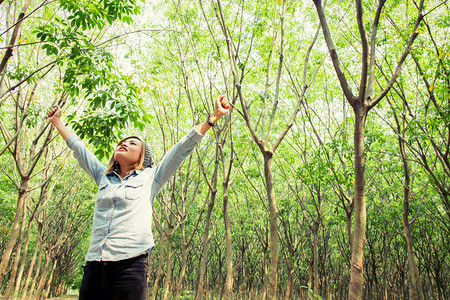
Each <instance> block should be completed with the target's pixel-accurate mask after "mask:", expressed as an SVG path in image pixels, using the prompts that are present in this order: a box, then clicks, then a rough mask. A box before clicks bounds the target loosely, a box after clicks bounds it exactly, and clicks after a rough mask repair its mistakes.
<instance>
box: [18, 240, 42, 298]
mask: <svg viewBox="0 0 450 300" xmlns="http://www.w3.org/2000/svg"><path fill="white" fill-rule="evenodd" d="M40 240H41V238H40V234H38V238H37V241H36V246H35V248H34V254H33V258H32V259H31V263H30V266H29V268H28V274H27V278H26V279H25V284H24V287H23V291H22V299H26V297H27V292H28V285H29V284H30V280H31V276H32V275H33V270H34V266H35V264H36V257H37V253H38V251H39V246H40V244H41V243H40Z"/></svg>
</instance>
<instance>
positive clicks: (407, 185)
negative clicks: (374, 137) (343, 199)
mask: <svg viewBox="0 0 450 300" xmlns="http://www.w3.org/2000/svg"><path fill="white" fill-rule="evenodd" d="M405 113H406V112H405ZM405 113H404V114H405ZM395 120H396V123H397V131H398V133H399V134H400V133H401V134H402V137H400V136H399V137H398V143H399V148H400V155H401V157H402V162H403V172H404V175H405V180H404V183H403V230H404V231H405V239H406V245H407V252H408V275H409V276H408V282H409V287H408V288H409V299H411V300H415V299H420V300H423V299H424V293H423V288H422V282H421V280H420V276H419V271H418V269H417V265H416V260H415V258H414V250H413V240H412V236H411V227H410V225H411V224H410V221H409V199H410V194H411V173H410V166H409V158H408V154H407V152H406V143H405V133H406V129H407V123H406V120H405V119H404V118H403V125H402V128H401V127H400V124H399V120H398V118H397V116H395Z"/></svg>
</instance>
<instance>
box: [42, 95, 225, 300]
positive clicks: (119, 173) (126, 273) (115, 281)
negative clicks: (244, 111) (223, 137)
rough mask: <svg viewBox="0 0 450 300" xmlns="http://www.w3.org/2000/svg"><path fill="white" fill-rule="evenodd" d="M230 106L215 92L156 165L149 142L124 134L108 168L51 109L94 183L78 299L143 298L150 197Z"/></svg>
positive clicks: (51, 116) (54, 121)
mask: <svg viewBox="0 0 450 300" xmlns="http://www.w3.org/2000/svg"><path fill="white" fill-rule="evenodd" d="M229 108H230V106H229V103H228V100H227V99H225V97H224V96H219V97H218V98H217V99H216V101H215V110H214V112H213V113H212V114H211V115H210V116H209V117H208V118H207V120H206V121H204V122H203V123H202V124H200V125H198V126H196V127H195V128H192V130H191V131H189V132H188V134H187V135H186V136H184V137H183V138H182V139H181V140H180V141H179V142H178V143H177V144H176V145H175V146H173V147H172V149H170V150H169V151H168V152H167V153H166V155H165V156H164V157H163V158H162V160H161V161H160V162H159V163H158V165H156V167H154V168H152V165H153V159H152V157H151V152H150V149H149V147H148V145H147V144H146V143H145V142H144V141H142V140H141V139H140V138H139V137H137V136H130V137H126V138H124V139H122V140H121V141H120V142H119V143H118V144H117V146H116V148H115V150H114V153H113V155H112V157H111V159H110V161H109V167H105V166H103V165H102V164H101V163H100V161H99V160H98V159H97V158H96V157H95V156H94V155H93V154H92V153H91V152H90V151H89V150H88V149H87V148H86V147H85V146H84V144H83V143H82V141H81V140H80V138H79V137H77V136H76V135H75V134H73V133H71V132H70V130H69V129H68V128H67V127H66V126H65V125H64V124H63V123H62V121H61V109H60V108H59V107H58V106H55V107H53V108H51V109H50V111H49V112H48V115H47V116H48V120H49V122H50V123H51V124H52V125H53V126H54V127H55V128H56V129H57V130H58V132H59V133H60V134H61V136H62V138H63V139H64V140H65V141H66V143H67V145H68V146H69V148H70V149H71V150H72V151H73V152H74V156H75V157H76V159H77V160H78V163H79V164H80V166H81V167H82V168H83V169H84V170H85V171H86V172H87V173H88V174H89V175H90V176H91V177H92V178H93V179H94V180H95V182H96V184H97V186H98V193H97V200H96V202H95V208H94V217H93V223H92V233H91V242H90V245H89V250H88V253H87V254H86V261H87V262H86V265H85V266H84V275H83V279H82V282H81V286H80V296H79V299H82V300H85V299H95V300H98V299H120V300H125V299H130V300H131V299H132V300H139V299H147V294H148V287H147V255H148V253H150V251H151V249H152V248H153V247H154V245H155V244H154V241H153V235H152V231H151V226H152V205H153V200H154V199H155V197H156V195H157V194H158V193H159V191H160V190H161V188H162V186H163V184H164V183H165V182H167V181H168V180H169V179H170V177H171V176H172V175H173V173H174V172H175V171H176V170H177V169H178V167H179V166H180V165H181V163H182V162H183V160H184V159H185V158H186V157H188V156H189V154H190V153H191V152H192V151H193V150H194V148H195V147H196V146H197V144H199V143H200V142H201V140H202V137H203V135H204V134H205V133H206V132H207V131H208V130H209V128H210V127H211V126H213V125H214V123H215V122H217V121H218V120H219V119H220V118H221V117H222V116H224V115H225V114H226V113H227V112H228V110H229Z"/></svg>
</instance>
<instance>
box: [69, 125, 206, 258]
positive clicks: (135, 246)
mask: <svg viewBox="0 0 450 300" xmlns="http://www.w3.org/2000/svg"><path fill="white" fill-rule="evenodd" d="M202 138H203V135H202V134H200V133H198V132H197V130H196V129H195V128H193V129H192V130H191V131H189V132H188V134H187V135H186V136H184V137H183V138H182V139H181V140H180V141H179V142H178V143H177V144H176V145H175V146H173V147H172V149H170V150H169V151H168V152H167V153H166V155H165V156H164V157H163V159H162V160H161V162H159V164H158V165H157V166H156V167H154V168H146V169H144V170H133V171H131V173H130V174H129V175H127V176H126V177H125V178H123V179H121V178H120V176H119V175H118V174H117V173H116V172H110V173H107V174H104V171H105V170H106V169H107V168H106V167H105V166H104V165H102V163H101V162H100V161H99V160H98V159H97V158H96V157H95V156H94V155H93V154H92V153H91V152H90V151H89V150H88V149H87V148H86V147H85V145H84V144H83V142H82V141H81V139H80V138H79V137H78V136H76V135H75V134H72V135H70V136H69V137H68V138H67V140H66V143H67V145H68V146H69V148H70V149H71V150H72V151H73V152H74V156H75V158H76V159H77V160H78V163H79V164H80V166H81V167H82V168H83V169H84V170H85V171H86V172H87V173H88V174H89V175H90V176H91V177H92V178H93V179H94V180H95V182H96V183H97V186H98V193H97V200H96V202H95V208H94V217H93V223H92V233H91V242H90V245H89V250H88V253H87V254H86V260H87V261H118V260H123V259H127V258H130V257H134V256H136V255H138V254H140V253H143V252H146V251H150V250H151V249H152V248H153V247H154V245H155V243H154V241H153V234H152V231H151V227H152V205H153V200H154V199H155V197H156V195H157V194H158V193H159V191H160V190H161V188H162V186H163V184H164V183H166V182H167V181H168V180H169V179H170V177H171V176H172V175H173V173H175V171H176V170H177V169H178V168H179V166H180V165H181V163H182V162H183V160H184V159H185V158H186V157H188V156H189V154H190V153H191V152H192V151H193V150H194V148H195V147H196V146H197V144H199V143H200V142H201V140H202Z"/></svg>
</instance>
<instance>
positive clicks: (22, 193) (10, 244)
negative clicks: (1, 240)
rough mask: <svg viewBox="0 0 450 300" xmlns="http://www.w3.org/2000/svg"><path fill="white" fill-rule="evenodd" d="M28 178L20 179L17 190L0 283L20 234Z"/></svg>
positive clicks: (1, 267) (0, 267)
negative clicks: (17, 196)
mask: <svg viewBox="0 0 450 300" xmlns="http://www.w3.org/2000/svg"><path fill="white" fill-rule="evenodd" d="M28 187H29V178H28V177H22V180H21V182H20V189H19V198H18V200H17V209H16V215H15V217H14V223H13V228H12V230H11V236H10V237H9V240H8V243H7V244H6V247H5V251H4V252H3V255H2V260H1V262H0V282H1V281H2V280H3V277H4V276H5V274H6V268H7V267H8V263H9V260H10V258H11V253H12V251H13V248H14V245H15V244H16V241H17V237H18V236H19V232H20V224H21V220H22V216H23V214H24V208H25V201H26V198H27V196H28Z"/></svg>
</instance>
